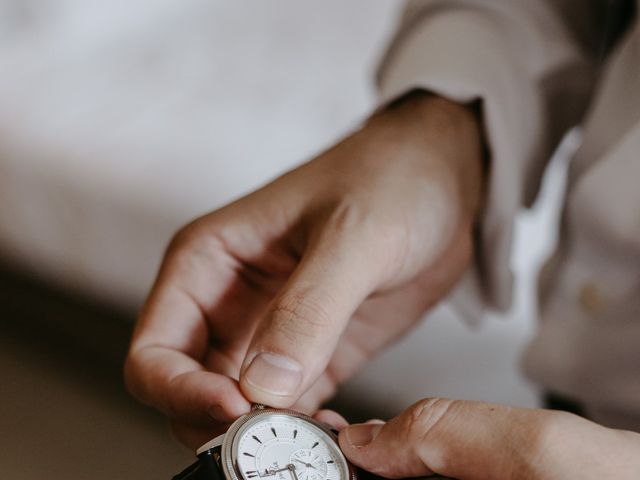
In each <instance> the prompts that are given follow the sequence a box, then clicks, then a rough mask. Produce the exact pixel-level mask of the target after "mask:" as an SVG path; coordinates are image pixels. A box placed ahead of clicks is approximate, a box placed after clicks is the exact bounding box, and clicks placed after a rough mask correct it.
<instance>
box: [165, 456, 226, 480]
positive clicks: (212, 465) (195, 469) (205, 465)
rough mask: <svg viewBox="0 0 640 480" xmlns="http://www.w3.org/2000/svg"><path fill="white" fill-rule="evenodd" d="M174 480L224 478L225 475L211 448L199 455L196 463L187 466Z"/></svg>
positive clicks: (214, 479) (221, 479) (216, 479)
mask: <svg viewBox="0 0 640 480" xmlns="http://www.w3.org/2000/svg"><path fill="white" fill-rule="evenodd" d="M172 480H224V476H223V475H222V472H221V471H220V467H219V466H218V462H216V459H215V458H214V456H213V449H211V450H207V451H206V452H202V453H201V454H200V455H198V460H197V461H196V462H195V463H193V464H192V465H190V466H188V467H187V468H185V469H184V470H183V471H182V472H180V473H179V474H178V475H176V476H175V477H173V479H172Z"/></svg>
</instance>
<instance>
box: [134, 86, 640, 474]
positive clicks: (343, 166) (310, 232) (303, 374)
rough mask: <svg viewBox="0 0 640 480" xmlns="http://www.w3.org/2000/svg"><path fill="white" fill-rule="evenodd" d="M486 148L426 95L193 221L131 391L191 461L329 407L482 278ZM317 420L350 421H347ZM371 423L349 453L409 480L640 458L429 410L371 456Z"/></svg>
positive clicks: (150, 305)
mask: <svg viewBox="0 0 640 480" xmlns="http://www.w3.org/2000/svg"><path fill="white" fill-rule="evenodd" d="M483 150H484V149H483V143H482V135H481V127H480V124H479V122H478V119H477V116H476V115H475V113H474V112H473V110H472V109H470V108H468V107H467V106H464V105H458V104H455V103H452V102H449V101H447V100H445V99H442V98H438V97H434V96H430V95H427V94H425V93H420V92H414V93H412V94H410V95H408V96H406V97H404V98H403V99H402V100H401V101H399V102H396V103H395V104H393V105H391V106H389V107H388V108H386V109H384V110H383V111H381V112H378V113H377V114H375V115H373V116H372V117H371V118H370V119H369V120H368V121H367V122H366V123H365V124H364V125H363V126H362V128H361V129H359V130H358V131H356V132H355V133H353V134H352V135H350V136H348V137H347V138H345V139H344V140H342V141H341V142H339V143H338V144H337V145H335V146H334V147H333V148H331V149H330V150H328V151H326V152H324V153H322V154H321V155H319V156H318V157H316V158H314V159H313V160H311V161H309V162H308V163H306V164H304V165H301V166H300V167H298V168H296V169H295V170H292V171H291V172H288V173H286V174H285V175H283V176H281V177H279V178H277V179H275V180H274V181H273V182H271V183H269V184H268V185H266V186H265V187H263V188H262V189H260V190H258V191H256V192H254V193H252V194H250V195H248V196H246V197H244V198H241V199H239V200H237V201H236V202H234V203H232V204H230V205H227V206H225V207H223V208H221V209H220V210H217V211H214V212H212V213H210V214H208V215H205V216H203V217H201V218H198V219H196V220H195V221H193V222H192V223H190V224H189V225H187V226H185V227H184V228H183V229H181V230H180V231H179V232H178V233H177V234H176V235H175V237H174V238H173V240H172V241H171V244H170V246H169V247H168V249H167V252H166V255H165V258H164V260H163V263H162V266H161V268H160V272H159V274H158V277H157V279H156V282H155V284H154V286H153V288H152V290H151V293H150V294H149V296H148V298H147V301H146V303H145V306H144V308H143V310H142V312H141V314H140V318H139V321H138V324H137V326H136V329H135V332H134V335H133V339H132V342H131V347H130V350H129V355H128V357H127V361H126V364H125V380H126V384H127V386H128V388H129V390H130V391H131V393H132V394H133V395H134V396H136V397H137V398H138V399H139V400H141V401H142V402H144V403H147V404H149V405H152V406H154V407H156V408H158V409H159V410H161V411H163V412H164V413H166V414H167V415H168V416H169V418H170V420H171V425H172V428H173V431H174V433H175V435H176V436H177V437H178V438H179V439H180V440H181V441H182V442H183V443H184V444H185V445H187V446H189V447H191V448H196V447H198V446H199V445H201V444H203V443H204V442H206V441H207V440H209V439H211V438H212V437H213V436H215V435H217V434H219V433H221V432H223V431H225V430H226V428H227V427H228V425H229V423H230V422H232V421H233V420H235V419H236V418H237V417H239V416H240V415H242V414H244V413H247V412H248V411H249V410H250V406H251V403H252V402H256V403H264V404H267V405H270V406H274V407H293V408H295V409H297V410H300V411H305V412H307V413H313V412H315V411H316V410H317V408H318V407H319V405H321V403H322V402H323V401H324V400H326V399H327V398H329V397H330V396H331V395H332V394H333V393H334V392H335V390H336V388H337V387H338V385H339V384H340V383H342V382H344V381H345V380H347V379H348V378H350V377H351V376H352V375H354V374H355V373H356V372H357V371H358V370H359V369H360V368H361V367H362V366H363V365H364V364H365V363H366V362H367V361H368V360H369V359H370V358H371V357H372V356H373V355H375V354H376V353H377V352H378V351H380V350H381V349H383V348H384V347H385V346H386V345H388V344H389V343H390V342H393V341H394V340H396V339H397V338H399V337H400V336H402V335H403V334H405V333H406V332H407V331H408V330H410V329H411V327H412V326H414V325H415V324H416V322H417V321H418V320H419V319H420V318H422V316H423V315H424V313H425V312H426V311H427V310H429V309H430V308H431V307H432V306H433V305H434V304H436V303H437V302H438V301H440V300H441V299H442V298H444V297H445V296H446V295H447V294H448V293H449V291H450V290H451V288H452V287H453V286H454V285H455V284H456V282H457V281H458V280H459V278H460V277H461V275H462V273H463V272H464V271H465V269H466V268H467V267H468V264H469V262H470V261H471V258H472V254H473V251H472V236H473V227H474V223H475V221H476V217H477V215H478V213H479V212H480V210H481V203H482V191H483V177H484V175H483ZM265 359H266V360H265ZM267 360H268V361H267ZM260 362H262V363H260ZM265 362H266V363H265ZM274 365H275V366H279V367H281V368H280V370H279V371H278V372H275V373H274V370H273V368H272V367H273V366H274ZM267 366H268V367H269V368H267ZM283 368H284V369H283ZM427 402H428V401H427ZM442 412H444V413H442ZM317 417H318V418H321V419H323V420H324V421H328V422H329V423H333V424H334V425H338V426H344V425H345V422H344V420H343V419H341V418H340V417H339V416H338V415H337V414H335V413H332V412H326V411H322V412H319V413H317ZM378 423H379V422H378ZM353 428H358V427H349V428H348V429H346V430H344V431H343V432H342V433H341V435H340V443H341V446H342V447H343V449H344V450H345V453H346V454H347V456H349V458H350V459H351V460H352V461H353V462H354V463H356V464H358V465H361V466H363V467H365V468H367V469H369V470H372V471H374V472H378V473H381V474H384V475H385V476H389V477H391V478H399V477H404V476H419V475H426V474H429V473H430V472H438V473H442V474H445V475H449V476H455V477H457V478H459V479H466V478H469V479H471V478H473V479H476V478H494V479H503V478H504V479H511V478H518V479H529V478H531V479H555V478H578V477H577V476H576V475H575V470H571V469H572V468H573V469H575V468H577V467H576V465H580V464H582V465H588V471H591V470H593V471H594V472H600V471H601V470H602V468H601V466H600V465H599V464H598V462H599V461H600V460H601V459H602V456H603V455H604V460H606V462H603V465H604V466H605V467H606V468H608V469H609V470H608V472H606V473H605V475H604V476H601V477H599V478H607V475H608V474H611V473H612V472H616V475H617V474H618V472H620V475H621V476H618V477H616V478H631V477H625V476H624V474H625V473H626V472H625V470H624V469H625V468H627V466H626V463H625V462H626V461H627V460H628V461H629V462H632V460H633V459H638V458H640V447H638V445H637V443H638V441H637V437H636V436H634V434H630V433H629V432H618V431H613V430H608V429H605V428H604V427H600V426H597V425H595V424H592V423H590V422H587V421H586V420H583V419H579V418H578V417H573V416H567V415H565V414H557V413H552V412H546V411H535V410H517V409H508V408H506V407H498V406H491V405H486V404H474V403H470V402H451V401H436V402H433V403H431V404H429V403H428V404H418V406H417V407H413V408H412V409H409V410H408V411H407V412H405V413H404V414H403V415H400V417H398V418H397V419H394V420H392V421H390V422H389V423H387V424H385V425H384V426H383V427H380V425H378V426H376V425H375V422H373V424H370V425H369V426H366V427H364V428H381V429H380V430H379V432H378V433H379V435H378V436H377V437H376V440H375V441H373V442H372V443H371V445H369V446H366V447H365V446H362V445H359V446H355V445H356V443H358V442H355V441H354V438H356V437H355V433H353V432H354V431H353V430H352V429H353ZM359 428H363V427H359ZM349 432H352V433H351V434H349ZM349 435H351V437H349ZM360 438H362V437H360ZM408 440H411V442H408ZM354 442H355V443H354ZM408 443H411V446H410V448H407V444H408ZM414 444H415V446H414ZM372 452H373V453H372ZM629 452H631V453H629ZM585 462H586V463H585ZM616 462H617V464H618V465H619V467H618V470H615V465H616ZM621 462H622V463H621ZM631 464H632V463H629V465H631ZM609 467H611V468H609ZM629 468H631V467H629ZM638 471H640V469H638V468H636V470H635V472H638ZM581 473H583V472H581ZM581 478H586V477H581ZM594 478H596V477H594Z"/></svg>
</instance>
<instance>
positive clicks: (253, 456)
mask: <svg viewBox="0 0 640 480" xmlns="http://www.w3.org/2000/svg"><path fill="white" fill-rule="evenodd" d="M243 455H246V456H247V457H251V458H256V456H255V455H251V454H250V453H247V452H244V453H243Z"/></svg>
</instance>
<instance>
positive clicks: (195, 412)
mask: <svg viewBox="0 0 640 480" xmlns="http://www.w3.org/2000/svg"><path fill="white" fill-rule="evenodd" d="M184 236H185V235H184V234H179V235H178V237H176V238H180V237H184ZM193 237H199V238H200V239H202V236H191V238H193ZM199 241H202V240H199ZM205 241H206V239H205ZM176 243H177V244H178V245H176ZM184 243H185V242H180V241H176V240H174V242H173V243H172V247H170V248H169V250H168V253H167V256H166V258H165V260H164V262H163V266H162V268H161V271H160V274H159V276H158V279H157V281H156V283H155V285H154V287H153V289H152V291H151V294H150V295H149V298H148V300H147V302H146V304H145V307H144V309H143V311H142V313H141V315H140V318H139V321H138V325H137V327H136V330H135V332H134V335H133V339H132V342H131V347H130V350H129V355H128V358H127V362H126V365H125V380H126V383H127V387H128V388H129V390H130V391H131V393H132V394H133V395H134V396H136V397H137V398H138V399H139V400H141V401H142V402H144V403H146V404H149V405H152V406H154V407H156V408H158V409H159V410H161V411H162V412H164V413H166V414H167V415H169V416H171V417H174V418H180V419H182V420H184V421H187V422H189V423H196V424H201V425H207V424H208V423H211V422H213V421H218V422H228V421H231V420H233V419H234V418H235V417H237V416H239V415H241V414H243V413H245V412H246V411H248V410H249V408H250V405H249V403H248V402H247V400H246V399H245V398H244V397H243V396H242V394H241V393H240V390H239V388H238V384H237V382H236V381H235V380H233V379H231V378H229V377H226V376H224V375H220V374H217V373H213V372H210V371H207V370H206V369H205V368H204V366H203V365H202V361H203V358H204V356H205V353H206V351H207V349H208V348H209V342H210V339H209V328H208V326H207V318H206V315H205V311H206V309H207V305H206V304H205V303H204V301H202V300H201V299H209V301H214V299H215V298H216V297H217V296H218V295H216V290H219V289H220V287H221V286H224V285H225V280H226V279H225V269H222V268H219V266H217V265H215V262H216V258H215V255H211V256H209V255H207V256H206V257H205V256H201V255H198V253H197V252H198V251H200V252H202V251H203V250H204V251H209V252H212V251H215V246H203V245H199V246H197V248H194V247H193V245H185V244H184ZM208 247H211V248H208ZM194 252H196V253H194ZM194 257H195V258H194ZM216 267H218V268H216ZM230 273H232V272H230ZM230 273H229V274H230ZM214 276H215V277H214ZM216 285H217V286H218V288H216Z"/></svg>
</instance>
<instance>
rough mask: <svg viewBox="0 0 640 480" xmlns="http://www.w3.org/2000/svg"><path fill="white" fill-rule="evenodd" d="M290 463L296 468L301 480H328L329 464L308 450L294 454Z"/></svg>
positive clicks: (304, 449) (301, 450) (297, 451)
mask: <svg viewBox="0 0 640 480" xmlns="http://www.w3.org/2000/svg"><path fill="white" fill-rule="evenodd" d="M289 462H290V463H291V464H292V465H294V466H295V468H296V473H297V476H298V479H299V480H325V478H327V462H326V461H325V460H324V459H323V458H322V457H321V456H320V455H318V454H317V453H315V452H313V451H311V450H310V449H308V448H303V449H300V450H296V451H295V452H293V453H292V454H291V458H290V459H289Z"/></svg>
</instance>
